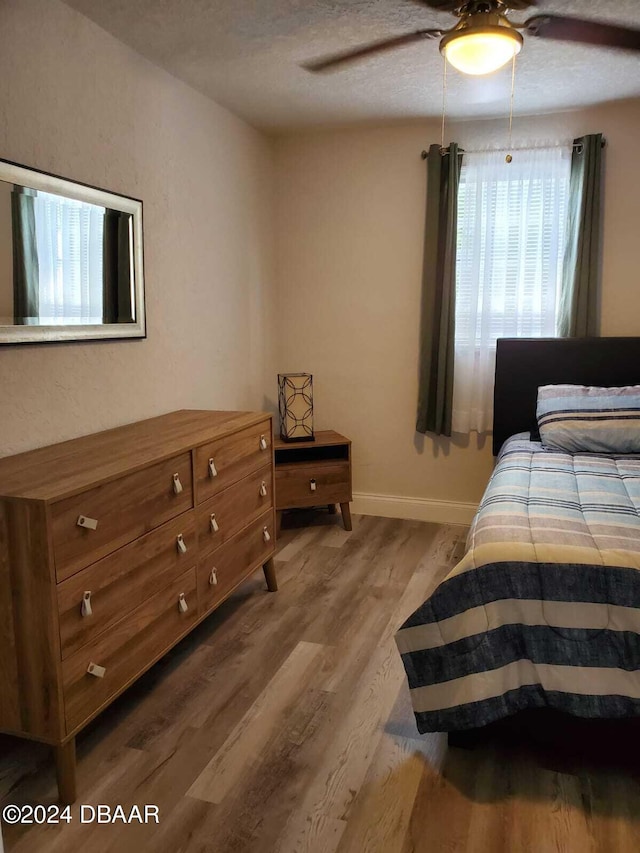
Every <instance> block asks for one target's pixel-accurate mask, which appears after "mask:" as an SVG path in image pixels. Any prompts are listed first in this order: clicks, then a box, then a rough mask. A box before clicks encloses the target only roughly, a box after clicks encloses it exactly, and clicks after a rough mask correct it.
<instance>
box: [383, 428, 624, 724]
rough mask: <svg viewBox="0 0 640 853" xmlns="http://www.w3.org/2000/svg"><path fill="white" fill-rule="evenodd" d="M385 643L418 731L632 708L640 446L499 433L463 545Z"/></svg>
mask: <svg viewBox="0 0 640 853" xmlns="http://www.w3.org/2000/svg"><path fill="white" fill-rule="evenodd" d="M396 643H397V646H398V649H399V651H400V654H401V656H402V661H403V664H404V667H405V670H406V673H407V678H408V681H409V687H410V691H411V700H412V703H413V708H414V712H415V715H416V721H417V725H418V729H419V731H421V732H428V731H456V730H462V729H468V728H475V727H479V726H483V725H486V724H488V723H491V722H493V721H495V720H498V719H500V718H502V717H506V716H509V715H511V714H514V713H516V712H518V711H521V710H525V709H528V708H539V707H552V708H556V709H558V710H561V711H565V712H568V713H570V714H574V715H576V716H581V717H607V718H612V717H625V716H638V715H640V458H638V457H634V456H602V455H597V454H588V453H582V454H569V453H563V452H558V451H549V450H546V449H544V448H543V447H542V445H541V444H540V443H539V442H531V441H529V439H528V435H525V434H521V435H518V436H514V437H512V438H511V439H509V440H508V441H507V442H505V444H504V446H503V449H502V451H501V453H500V456H499V458H498V462H497V465H496V467H495V469H494V472H493V475H492V477H491V479H490V481H489V484H488V486H487V489H486V491H485V494H484V497H483V499H482V501H481V503H480V507H479V509H478V512H477V514H476V516H475V518H474V521H473V523H472V526H471V529H470V532H469V537H468V541H467V552H466V554H465V556H464V557H463V559H462V560H461V561H460V563H459V564H458V565H457V566H456V567H455V568H454V569H453V570H452V571H451V572H450V574H449V575H448V576H447V577H446V578H445V580H444V581H443V582H442V583H441V584H440V585H439V586H438V587H437V589H436V590H435V591H434V593H433V594H432V595H431V596H430V597H429V599H427V601H425V602H424V604H422V605H421V606H420V607H419V608H418V609H417V610H416V611H415V613H413V614H412V615H411V616H410V617H409V619H407V621H406V622H405V623H404V625H402V627H401V628H400V630H399V631H398V633H397V634H396Z"/></svg>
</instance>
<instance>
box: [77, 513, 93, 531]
mask: <svg viewBox="0 0 640 853" xmlns="http://www.w3.org/2000/svg"><path fill="white" fill-rule="evenodd" d="M76 524H77V526H78V527H84V528H86V529H87V530H95V529H96V527H97V526H98V519H97V518H88V517H87V516H86V515H79V516H78V520H77V521H76Z"/></svg>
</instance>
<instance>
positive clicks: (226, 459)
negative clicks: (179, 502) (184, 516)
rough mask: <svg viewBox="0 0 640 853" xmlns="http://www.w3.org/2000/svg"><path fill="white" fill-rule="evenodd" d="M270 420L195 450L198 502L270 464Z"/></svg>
mask: <svg viewBox="0 0 640 853" xmlns="http://www.w3.org/2000/svg"><path fill="white" fill-rule="evenodd" d="M272 452H273V451H272V447H271V421H269V420H266V421H263V422H262V423H259V424H257V425H256V426H253V427H248V428H247V429H243V430H241V431H240V432H236V433H234V434H233V435H229V436H226V437H225V438H221V439H219V440H218V441H213V442H211V444H205V445H203V446H202V447H198V449H197V450H196V461H195V477H196V503H197V504H201V503H202V502H203V501H206V500H208V499H209V498H211V497H213V495H216V494H218V493H219V492H221V491H222V490H223V489H226V488H227V486H231V485H232V484H233V483H235V482H236V481H237V480H241V479H242V478H243V477H246V476H247V475H248V474H251V473H252V472H253V471H257V470H258V469H259V468H263V467H264V466H265V465H268V464H271V460H272Z"/></svg>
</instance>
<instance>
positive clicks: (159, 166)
mask: <svg viewBox="0 0 640 853" xmlns="http://www.w3.org/2000/svg"><path fill="white" fill-rule="evenodd" d="M0 33H1V34H2V35H1V39H2V50H1V51H0V156H2V157H4V158H7V159H9V160H14V161H17V162H20V163H25V164H26V165H30V166H35V167H37V168H39V169H43V170H45V171H51V172H55V173H57V174H61V175H63V176H65V177H69V178H72V179H75V180H78V181H84V182H87V183H90V184H94V185H98V186H100V187H104V188H105V189H108V190H112V191H114V192H120V193H124V194H127V195H131V196H135V197H137V198H141V199H143V201H144V231H145V273H146V288H147V321H148V333H149V337H148V339H147V340H145V341H133V342H115V343H111V342H110V343H102V344H73V345H60V344H57V345H54V346H38V347H33V346H32V347H13V348H3V349H0V455H7V454H10V453H15V452H18V451H20V450H23V449H27V448H31V447H34V446H37V445H42V444H46V443H49V442H52V441H56V440H60V439H64V438H68V437H73V436H76V435H79V434H82V433H87V432H91V431H94V430H97V429H101V428H106V427H109V426H113V425H116V424H120V423H126V422H129V421H134V420H137V419H139V418H143V417H147V416H151V415H154V414H157V413H161V412H165V411H169V410H171V409H176V408H181V407H198V406H199V407H206V408H244V407H251V408H258V407H262V406H263V403H264V401H263V392H264V388H265V387H266V384H267V379H266V377H269V381H271V377H272V376H273V375H274V372H275V370H274V361H273V334H272V332H273V329H274V322H273V316H272V311H273V306H274V298H273V294H272V291H271V288H272V284H273V275H272V266H273V264H272V248H273V233H272V226H271V221H272V216H271V203H272V189H273V187H272V177H273V168H272V167H273V164H272V149H271V145H270V143H269V142H268V141H267V140H266V139H265V138H264V137H263V136H262V135H261V134H259V133H257V132H256V131H254V130H252V129H250V128H249V127H248V126H247V125H246V124H244V123H243V122H241V121H240V120H238V119H237V118H235V117H234V116H232V115H231V114H230V113H229V112H227V111H226V110H224V109H222V108H220V107H218V106H216V105H215V104H214V103H212V102H211V101H210V100H207V99H206V98H205V97H203V96H201V95H199V94H197V93H196V92H194V91H193V90H191V89H189V88H188V87H187V86H185V85H183V84H182V83H180V82H178V81H177V80H176V79H175V78H173V77H171V76H170V75H168V74H166V73H164V72H163V71H161V70H160V69H159V68H157V67H155V66H154V65H152V64H151V63H149V62H147V61H146V60H144V59H142V58H141V57H140V56H138V55H136V54H135V53H133V52H132V51H131V50H129V49H128V48H126V47H125V46H124V45H122V44H120V43H119V42H117V41H116V40H114V39H113V38H112V37H111V36H109V35H108V34H107V33H105V32H104V31H103V30H101V29H100V28H98V27H97V26H96V25H94V24H93V23H91V22H90V21H89V20H88V19H86V18H85V17H83V16H82V15H80V14H79V13H77V12H75V11H72V10H71V9H70V8H69V7H67V6H66V5H64V4H62V3H61V2H59V0H5V2H3V3H1V4H0Z"/></svg>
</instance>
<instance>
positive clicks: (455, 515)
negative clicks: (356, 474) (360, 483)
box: [351, 492, 478, 525]
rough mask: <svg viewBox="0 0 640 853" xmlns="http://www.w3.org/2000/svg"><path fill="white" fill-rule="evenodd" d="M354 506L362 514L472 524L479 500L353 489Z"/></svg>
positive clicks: (354, 510) (354, 509) (355, 510)
mask: <svg viewBox="0 0 640 853" xmlns="http://www.w3.org/2000/svg"><path fill="white" fill-rule="evenodd" d="M351 509H352V511H353V512H354V513H358V514H360V515H379V516H381V517H382V518H408V519H411V520H412V521H433V522H436V523H438V524H465V525H468V524H471V520H472V519H473V516H474V515H475V514H476V510H477V509H478V505H477V504H471V503H458V502H456V501H434V500H430V499H429V498H401V497H398V496H396V495H371V494H366V493H363V492H354V495H353V503H352V504H351Z"/></svg>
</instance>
